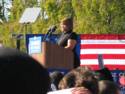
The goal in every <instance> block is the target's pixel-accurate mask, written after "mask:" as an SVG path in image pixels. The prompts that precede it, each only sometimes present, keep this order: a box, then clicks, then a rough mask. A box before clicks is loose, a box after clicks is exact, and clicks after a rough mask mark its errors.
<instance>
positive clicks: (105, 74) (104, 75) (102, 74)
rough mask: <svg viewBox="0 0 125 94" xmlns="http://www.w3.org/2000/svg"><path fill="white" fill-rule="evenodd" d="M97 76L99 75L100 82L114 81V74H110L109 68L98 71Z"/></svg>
mask: <svg viewBox="0 0 125 94" xmlns="http://www.w3.org/2000/svg"><path fill="white" fill-rule="evenodd" d="M96 74H98V75H96V77H97V78H98V80H109V81H113V77H112V74H111V72H110V70H109V69H108V68H103V69H100V70H97V71H96Z"/></svg>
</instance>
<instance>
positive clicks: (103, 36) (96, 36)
mask: <svg viewBox="0 0 125 94" xmlns="http://www.w3.org/2000/svg"><path fill="white" fill-rule="evenodd" d="M80 38H81V39H93V40H94V39H100V40H101V39H103V40H104V39H108V40H112V39H113V40H120V39H125V34H119V35H118V34H110V35H109V34H82V35H81V36H80Z"/></svg>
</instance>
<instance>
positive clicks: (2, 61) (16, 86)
mask: <svg viewBox="0 0 125 94" xmlns="http://www.w3.org/2000/svg"><path fill="white" fill-rule="evenodd" d="M49 83H50V82H49V75H48V72H47V70H46V69H45V68H43V67H42V66H41V65H40V64H39V63H38V62H37V61H35V60H34V59H32V58H31V57H30V56H29V55H27V54H25V53H22V52H20V51H18V50H16V49H11V48H0V87H1V88H0V93H1V94H2V93H3V94H9V93H10V94H46V92H47V90H48V88H49Z"/></svg>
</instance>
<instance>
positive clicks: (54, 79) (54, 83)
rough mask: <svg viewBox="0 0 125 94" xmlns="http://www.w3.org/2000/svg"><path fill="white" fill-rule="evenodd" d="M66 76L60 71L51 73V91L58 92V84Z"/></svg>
mask: <svg viewBox="0 0 125 94" xmlns="http://www.w3.org/2000/svg"><path fill="white" fill-rule="evenodd" d="M63 76H64V74H63V73H61V72H59V71H54V72H52V73H50V78H51V90H52V91H54V90H58V84H59V82H60V80H61V79H62V78H63Z"/></svg>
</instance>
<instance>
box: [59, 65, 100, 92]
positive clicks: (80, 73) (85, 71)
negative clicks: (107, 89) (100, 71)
mask: <svg viewBox="0 0 125 94" xmlns="http://www.w3.org/2000/svg"><path fill="white" fill-rule="evenodd" d="M77 87H84V88H85V89H86V90H89V91H90V92H91V94H98V81H97V79H96V78H95V77H94V73H93V71H91V70H89V68H85V67H82V68H76V69H74V70H72V71H70V72H69V73H68V74H66V75H65V76H64V78H63V79H62V80H61V81H60V84H59V89H66V88H77ZM77 90H79V88H78V89H77ZM81 90H83V89H81ZM73 91H74V90H73ZM74 94H75V93H74Z"/></svg>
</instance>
